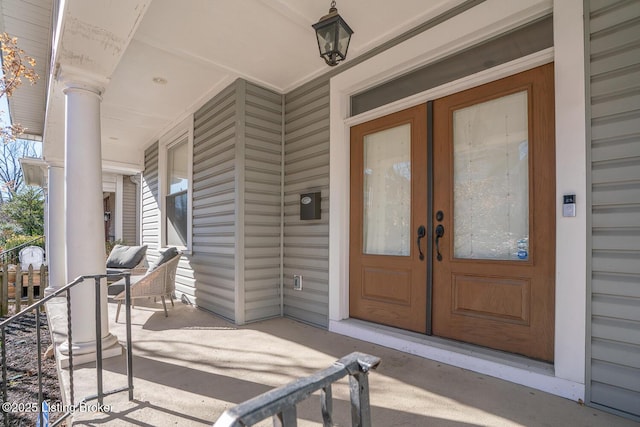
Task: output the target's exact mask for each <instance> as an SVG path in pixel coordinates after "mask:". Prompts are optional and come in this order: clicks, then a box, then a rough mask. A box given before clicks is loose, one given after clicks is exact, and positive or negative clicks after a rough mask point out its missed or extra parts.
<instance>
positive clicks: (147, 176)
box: [141, 142, 160, 249]
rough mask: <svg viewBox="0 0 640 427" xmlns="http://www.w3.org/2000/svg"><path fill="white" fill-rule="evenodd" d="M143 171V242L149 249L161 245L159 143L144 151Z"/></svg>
mask: <svg viewBox="0 0 640 427" xmlns="http://www.w3.org/2000/svg"><path fill="white" fill-rule="evenodd" d="M144 164H145V169H144V172H143V173H142V203H141V204H142V221H141V228H142V244H145V245H147V246H148V247H149V249H157V248H158V247H159V245H160V210H159V203H158V143H157V142H156V143H155V144H153V145H152V146H151V147H149V148H147V150H146V151H145V153H144Z"/></svg>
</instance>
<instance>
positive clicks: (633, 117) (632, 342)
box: [586, 0, 640, 417]
mask: <svg viewBox="0 0 640 427" xmlns="http://www.w3.org/2000/svg"><path fill="white" fill-rule="evenodd" d="M586 4H587V8H586V9H587V11H588V12H589V15H588V20H587V27H588V29H589V31H588V33H589V38H590V40H589V43H588V49H587V53H588V55H589V59H590V64H589V77H590V87H589V92H590V113H591V117H590V119H591V129H590V131H591V141H590V142H591V146H590V148H591V151H590V154H591V177H590V179H591V184H592V186H591V219H592V230H591V248H592V252H591V257H592V258H591V295H590V304H591V310H590V311H591V327H590V330H591V338H590V355H591V358H590V360H589V361H588V370H589V375H588V378H589V380H590V381H589V384H588V387H589V388H588V390H589V393H588V399H589V400H590V402H591V403H593V404H596V405H602V406H603V407H607V408H611V409H613V410H616V411H622V412H624V413H627V414H631V415H633V416H636V417H640V23H639V22H640V2H637V1H614V0H597V1H596V0H592V1H587V2H586Z"/></svg>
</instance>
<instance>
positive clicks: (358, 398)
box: [349, 372, 371, 427]
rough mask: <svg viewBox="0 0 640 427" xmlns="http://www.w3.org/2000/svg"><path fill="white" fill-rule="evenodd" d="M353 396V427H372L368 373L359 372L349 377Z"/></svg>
mask: <svg viewBox="0 0 640 427" xmlns="http://www.w3.org/2000/svg"><path fill="white" fill-rule="evenodd" d="M349 389H350V395H351V425H352V426H354V427H371V413H370V410H371V409H370V405H369V376H368V374H367V373H366V372H358V373H356V374H353V375H350V376H349Z"/></svg>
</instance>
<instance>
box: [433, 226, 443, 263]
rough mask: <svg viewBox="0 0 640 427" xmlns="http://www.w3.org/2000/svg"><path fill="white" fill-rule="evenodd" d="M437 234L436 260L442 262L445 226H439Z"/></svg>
mask: <svg viewBox="0 0 640 427" xmlns="http://www.w3.org/2000/svg"><path fill="white" fill-rule="evenodd" d="M435 234H436V258H437V259H438V261H442V254H441V253H440V238H441V237H442V236H443V235H444V226H443V225H442V224H438V226H437V227H436V230H435Z"/></svg>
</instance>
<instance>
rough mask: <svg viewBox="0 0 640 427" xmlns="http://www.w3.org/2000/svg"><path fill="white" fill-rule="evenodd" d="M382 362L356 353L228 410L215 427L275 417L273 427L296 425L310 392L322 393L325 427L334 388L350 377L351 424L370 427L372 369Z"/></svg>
mask: <svg viewBox="0 0 640 427" xmlns="http://www.w3.org/2000/svg"><path fill="white" fill-rule="evenodd" d="M378 364H380V359H379V358H377V357H375V356H370V355H368V354H364V353H358V352H354V353H351V354H349V355H347V356H345V357H343V358H342V359H340V360H338V361H336V362H334V364H333V366H331V367H329V368H327V369H324V370H322V371H319V372H316V373H315V374H313V375H311V376H309V377H306V378H301V379H299V380H296V381H294V382H292V383H289V384H287V385H285V386H282V387H280V388H276V389H274V390H270V391H268V392H266V393H263V394H261V395H260V396H257V397H254V398H253V399H250V400H247V401H246V402H243V403H241V404H239V405H237V406H235V407H233V408H230V409H227V410H226V411H225V412H224V413H223V414H222V415H221V416H220V418H218V420H217V421H216V423H215V424H214V427H245V426H251V425H254V424H256V423H258V422H260V421H262V420H265V419H267V418H269V417H273V425H274V426H281V427H295V426H297V413H296V405H297V404H298V403H299V402H301V401H303V400H305V399H306V398H307V397H309V395H311V393H314V392H316V391H318V390H321V393H320V406H321V413H322V420H323V426H324V427H330V426H332V425H333V415H332V414H333V403H332V400H333V398H332V392H331V385H332V384H333V383H334V382H336V381H338V380H339V379H341V378H343V377H345V376H347V375H349V389H350V396H351V425H352V426H353V427H356V426H357V427H370V426H371V410H370V405H369V379H368V373H369V370H371V369H375V368H376V367H377V366H378Z"/></svg>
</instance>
